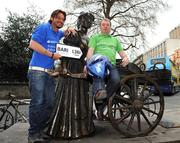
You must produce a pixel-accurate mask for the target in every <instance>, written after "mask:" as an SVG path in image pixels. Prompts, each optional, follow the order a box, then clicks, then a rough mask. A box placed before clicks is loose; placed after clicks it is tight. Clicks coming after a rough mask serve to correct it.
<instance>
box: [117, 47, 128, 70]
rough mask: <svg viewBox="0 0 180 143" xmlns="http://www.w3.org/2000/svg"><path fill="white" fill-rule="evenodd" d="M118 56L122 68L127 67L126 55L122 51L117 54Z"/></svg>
mask: <svg viewBox="0 0 180 143" xmlns="http://www.w3.org/2000/svg"><path fill="white" fill-rule="evenodd" d="M119 55H120V57H121V58H122V63H121V65H122V66H123V67H125V66H127V64H128V63H129V59H128V56H127V54H126V53H125V52H124V51H120V52H119Z"/></svg>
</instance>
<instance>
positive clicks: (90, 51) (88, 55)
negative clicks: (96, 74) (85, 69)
mask: <svg viewBox="0 0 180 143" xmlns="http://www.w3.org/2000/svg"><path fill="white" fill-rule="evenodd" d="M93 53H94V48H89V49H88V52H87V55H86V61H88V60H89V59H90V58H91V57H92V55H93Z"/></svg>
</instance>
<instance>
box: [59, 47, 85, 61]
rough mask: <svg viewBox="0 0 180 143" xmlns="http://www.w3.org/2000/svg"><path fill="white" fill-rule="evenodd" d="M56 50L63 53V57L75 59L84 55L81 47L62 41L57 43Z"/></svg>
mask: <svg viewBox="0 0 180 143" xmlns="http://www.w3.org/2000/svg"><path fill="white" fill-rule="evenodd" d="M56 52H57V53H59V54H61V55H62V56H63V57H69V58H75V59H80V57H81V56H82V51H81V49H80V48H78V47H74V46H69V45H64V44H60V43H58V44H57V45H56Z"/></svg>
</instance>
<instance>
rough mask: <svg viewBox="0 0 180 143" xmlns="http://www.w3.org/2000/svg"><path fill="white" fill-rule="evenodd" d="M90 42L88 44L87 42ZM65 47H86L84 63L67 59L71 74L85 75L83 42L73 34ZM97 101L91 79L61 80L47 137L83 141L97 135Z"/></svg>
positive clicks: (81, 60)
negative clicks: (94, 110)
mask: <svg viewBox="0 0 180 143" xmlns="http://www.w3.org/2000/svg"><path fill="white" fill-rule="evenodd" d="M84 41H86V40H84ZM64 43H65V44H68V45H71V46H77V47H83V48H82V49H81V50H82V52H83V55H82V57H81V59H63V61H62V62H66V65H67V70H68V71H70V72H71V73H82V72H83V67H84V62H83V60H84V57H85V56H86V53H87V46H83V45H85V44H87V43H83V44H82V39H81V40H80V39H79V36H77V35H76V36H74V35H72V34H70V35H69V37H66V38H65V39H64ZM92 102H93V97H92V96H91V95H90V94H89V82H88V81H87V79H81V78H72V77H63V76H59V77H58V82H57V87H56V98H55V105H54V109H53V112H52V114H51V117H50V120H49V123H48V127H47V133H48V134H49V135H51V136H52V137H54V138H59V137H60V138H65V139H73V138H81V137H83V136H88V135H91V134H92V133H93V132H94V131H95V127H94V123H93V120H92Z"/></svg>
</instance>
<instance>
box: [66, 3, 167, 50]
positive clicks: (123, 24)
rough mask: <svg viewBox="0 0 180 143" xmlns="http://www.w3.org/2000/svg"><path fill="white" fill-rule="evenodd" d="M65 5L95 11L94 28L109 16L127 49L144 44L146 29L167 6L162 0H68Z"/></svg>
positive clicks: (154, 23) (75, 12) (114, 31)
mask: <svg viewBox="0 0 180 143" xmlns="http://www.w3.org/2000/svg"><path fill="white" fill-rule="evenodd" d="M65 2H66V7H67V9H69V8H68V7H72V8H73V9H75V11H74V12H73V13H72V11H71V10H72V8H70V11H71V12H70V11H69V14H70V15H77V12H78V11H83V10H84V11H88V12H92V13H93V14H94V16H95V18H96V21H95V24H94V27H93V28H94V29H93V31H94V30H95V29H97V26H98V24H99V21H100V20H101V19H102V18H103V17H106V18H109V19H110V20H111V23H112V35H114V36H118V37H119V39H120V41H121V42H122V43H123V46H124V47H125V49H126V50H127V49H130V48H136V49H138V48H139V45H141V47H144V46H142V45H145V43H146V32H147V31H146V30H147V29H148V28H153V27H154V26H155V25H156V24H157V17H156V16H157V13H158V12H160V11H161V10H165V9H166V8H168V5H167V3H165V2H163V0H76V1H73V0H65ZM96 32H97V31H96Z"/></svg>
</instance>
